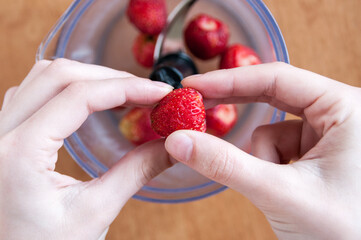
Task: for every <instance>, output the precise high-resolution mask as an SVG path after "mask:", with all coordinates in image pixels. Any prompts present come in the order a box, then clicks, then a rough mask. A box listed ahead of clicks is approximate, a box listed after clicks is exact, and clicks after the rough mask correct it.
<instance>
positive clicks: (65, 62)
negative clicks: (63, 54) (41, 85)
mask: <svg viewBox="0 0 361 240" xmlns="http://www.w3.org/2000/svg"><path fill="white" fill-rule="evenodd" d="M76 63H77V62H76V61H74V60H70V59H66V58H57V59H55V60H54V61H53V62H52V63H51V64H50V67H51V68H57V69H58V68H61V69H63V68H68V67H69V66H72V65H74V64H76Z"/></svg>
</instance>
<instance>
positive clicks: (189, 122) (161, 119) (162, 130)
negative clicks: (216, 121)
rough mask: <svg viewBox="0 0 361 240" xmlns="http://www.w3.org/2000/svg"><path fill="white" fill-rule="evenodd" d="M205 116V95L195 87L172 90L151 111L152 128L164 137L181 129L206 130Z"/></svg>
mask: <svg viewBox="0 0 361 240" xmlns="http://www.w3.org/2000/svg"><path fill="white" fill-rule="evenodd" d="M205 118H206V116H205V109H204V104H203V97H202V95H201V94H200V93H199V92H198V91H197V90H195V89H193V88H180V89H176V90H174V91H172V92H171V93H169V94H168V95H167V96H165V97H164V98H163V99H162V100H161V101H160V102H159V104H158V105H157V106H156V107H155V108H154V109H153V111H152V113H151V121H152V128H153V129H154V131H155V132H157V133H158V134H159V135H161V136H164V137H167V136H169V135H170V134H171V133H172V132H174V131H177V130H181V129H189V130H195V131H200V132H205V131H206V121H205Z"/></svg>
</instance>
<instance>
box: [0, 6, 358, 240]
mask: <svg viewBox="0 0 361 240" xmlns="http://www.w3.org/2000/svg"><path fill="white" fill-rule="evenodd" d="M71 1H72V0H12V1H9V0H0V79H1V81H0V95H1V98H2V97H3V95H4V93H5V91H6V89H7V88H9V87H11V86H14V85H18V84H19V83H20V82H21V81H22V79H24V77H25V76H26V74H27V72H28V71H29V70H30V68H31V66H32V65H33V64H34V57H35V52H36V49H37V47H38V45H39V43H40V42H41V40H42V39H43V37H44V36H45V34H46V33H47V32H48V31H49V29H50V28H51V26H52V25H53V24H54V23H55V21H56V20H57V19H58V17H59V16H60V15H61V14H62V13H63V12H64V11H65V9H66V8H67V7H68V5H69V4H70V3H71ZM265 3H266V4H267V6H268V7H269V8H270V10H271V12H272V13H273V15H274V17H275V18H276V20H277V22H278V24H279V26H280V28H281V30H282V32H283V35H284V38H285V41H286V44H287V47H288V50H289V54H290V59H291V63H292V64H293V65H296V66H298V67H301V68H305V69H308V70H311V71H314V72H317V73H319V74H323V75H326V76H328V77H331V78H334V79H337V80H339V81H342V82H345V83H348V84H352V85H355V86H359V87H361V14H360V9H361V1H360V0H265ZM1 101H2V100H1ZM59 158H60V160H59V161H58V164H57V170H58V171H60V172H62V173H67V174H69V175H72V176H74V177H76V178H79V179H83V180H86V179H89V177H88V176H87V175H86V174H85V173H84V172H83V171H82V170H81V169H80V168H79V167H78V166H77V165H76V164H75V163H74V162H73V160H72V159H71V158H70V157H69V155H68V154H67V153H66V151H65V150H64V149H62V150H61V151H60V155H59ZM107 239H157V240H162V239H173V240H177V239H197V240H198V239H207V240H212V239H252V240H255V239H276V237H275V235H274V233H273V232H272V230H271V228H270V226H269V224H268V223H267V221H266V219H265V218H264V216H263V215H262V213H261V212H260V211H259V210H258V209H257V208H255V207H254V206H253V205H252V204H251V203H250V202H249V201H248V200H247V199H246V198H244V197H243V196H241V195H240V194H238V193H237V192H235V191H233V190H226V191H224V192H222V193H220V194H218V195H216V196H212V197H209V198H207V199H203V200H200V201H196V202H191V203H185V204H175V205H166V204H154V203H146V202H141V201H137V200H130V201H129V202H128V203H127V204H126V206H125V207H124V209H123V210H122V211H121V213H120V215H119V216H118V218H117V219H116V220H115V222H114V223H113V224H112V226H111V228H110V231H109V234H108V238H107Z"/></svg>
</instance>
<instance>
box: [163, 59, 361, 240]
mask: <svg viewBox="0 0 361 240" xmlns="http://www.w3.org/2000/svg"><path fill="white" fill-rule="evenodd" d="M182 84H183V85H184V86H185V87H193V88H195V89H197V90H199V91H200V92H201V93H202V94H203V96H204V97H205V99H206V100H207V99H209V100H207V101H210V102H212V103H235V102H241V103H245V102H268V103H269V104H271V105H272V106H275V107H277V108H279V109H281V110H283V111H287V112H290V113H293V114H295V115H298V116H300V117H301V118H302V120H289V121H283V122H279V123H276V124H272V125H267V126H262V127H259V128H258V129H256V131H255V132H254V134H253V139H252V155H250V154H247V153H245V152H243V151H241V150H240V149H238V148H236V147H235V146H233V145H231V144H229V143H227V142H225V141H223V140H221V139H219V138H216V137H213V136H211V135H208V134H205V133H199V132H195V131H185V130H184V131H177V132H175V133H173V134H171V135H170V136H169V137H168V138H167V140H166V149H167V151H168V152H169V153H170V154H171V155H172V156H173V157H174V158H176V159H177V160H178V161H180V162H182V163H184V164H186V165H188V166H190V167H191V168H194V169H195V170H197V171H198V172H200V173H201V174H203V175H205V176H207V177H209V178H211V179H213V180H215V181H217V182H220V183H222V184H225V185H227V186H229V187H230V188H233V189H235V190H237V191H239V192H240V193H242V194H244V195H245V196H246V197H247V198H249V199H250V200H251V201H252V202H253V203H254V204H255V205H256V206H257V207H258V208H260V209H261V210H262V211H263V213H264V214H265V216H266V217H267V219H268V221H269V222H270V224H271V226H272V228H273V230H274V231H275V233H276V235H277V236H278V237H279V238H280V239H361V204H360V203H361V124H360V119H361V105H360V102H361V91H360V89H359V88H356V87H351V86H348V85H345V84H342V83H339V82H336V81H333V80H331V79H328V78H326V77H322V76H320V75H317V74H314V73H311V72H308V71H305V70H301V69H298V68H295V67H292V66H290V65H286V64H282V63H272V64H264V65H258V66H251V67H242V68H237V69H231V70H219V71H215V72H210V73H207V74H204V75H197V76H191V77H189V78H187V79H185V80H183V81H182ZM292 159H293V160H294V159H298V160H297V161H295V162H294V163H291V164H287V165H285V164H283V163H288V162H289V161H290V160H292Z"/></svg>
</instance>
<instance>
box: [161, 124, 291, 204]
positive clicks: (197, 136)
mask: <svg viewBox="0 0 361 240" xmlns="http://www.w3.org/2000/svg"><path fill="white" fill-rule="evenodd" d="M165 147H166V150H167V151H168V153H169V154H170V155H172V156H173V157H174V158H175V159H177V160H178V161H180V162H182V163H184V164H185V165H187V166H189V167H191V168H193V169H194V170H196V171H198V172H199V173H200V174H202V175H204V176H206V177H208V178H210V179H212V180H214V181H216V182H219V183H221V184H224V185H226V186H228V187H230V188H233V189H235V190H236V191H238V192H240V193H241V194H243V195H245V196H246V197H247V198H249V199H250V200H251V201H253V202H259V200H261V199H262V198H265V197H267V198H269V197H272V196H275V197H276V196H277V198H278V197H279V195H278V194H280V193H279V192H277V191H279V190H278V189H282V185H285V184H286V182H287V178H289V175H290V173H289V170H290V169H289V167H288V166H286V165H277V164H275V163H272V162H267V161H263V160H261V159H258V158H256V157H253V156H251V155H249V154H247V153H245V152H244V151H242V150H240V149H238V148H237V147H235V146H234V145H232V144H230V143H228V142H226V141H223V140H221V139H219V138H216V137H214V136H212V135H209V134H205V133H200V132H196V131H189V130H182V131H177V132H174V133H173V134H171V135H170V136H169V137H168V138H167V140H166V143H165ZM280 185H281V186H280ZM275 186H277V187H275ZM283 190H284V189H283ZM260 198H261V199H260ZM268 200H270V199H268Z"/></svg>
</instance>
